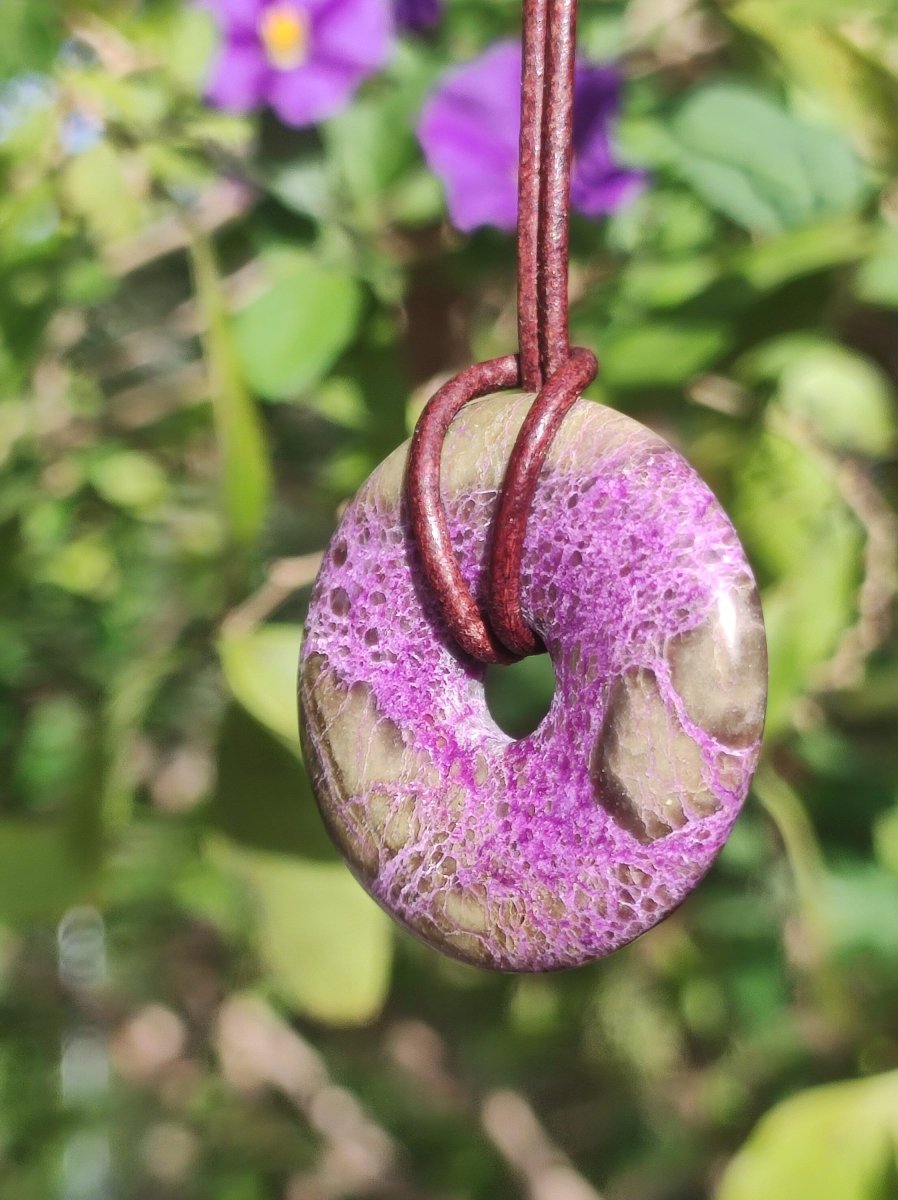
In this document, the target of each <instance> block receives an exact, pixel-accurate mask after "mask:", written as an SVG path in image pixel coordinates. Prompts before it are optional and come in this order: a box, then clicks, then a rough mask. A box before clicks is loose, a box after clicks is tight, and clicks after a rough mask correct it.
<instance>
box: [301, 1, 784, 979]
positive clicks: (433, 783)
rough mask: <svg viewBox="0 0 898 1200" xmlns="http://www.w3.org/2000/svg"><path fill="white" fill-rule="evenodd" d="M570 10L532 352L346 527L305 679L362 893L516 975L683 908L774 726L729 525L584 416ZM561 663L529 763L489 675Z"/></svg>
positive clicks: (533, 278) (756, 620)
mask: <svg viewBox="0 0 898 1200" xmlns="http://www.w3.org/2000/svg"><path fill="white" fill-rule="evenodd" d="M576 12H577V2H576V0H525V5H524V58H523V61H524V74H523V92H522V120H521V157H520V178H519V229H518V260H519V275H518V314H519V344H520V350H519V354H517V355H509V356H507V357H504V358H499V359H493V360H491V361H489V362H485V363H480V364H478V365H477V366H474V367H472V368H470V369H468V370H467V371H464V372H462V374H460V375H459V376H457V377H456V378H455V379H454V380H452V381H451V382H450V383H448V384H446V385H445V386H444V387H443V388H441V389H440V391H439V392H438V393H437V394H436V395H435V396H434V398H433V399H432V400H431V401H430V403H429V404H428V406H427V407H426V409H425V410H424V413H423V414H422V416H421V419H420V421H419V423H418V426H417V428H416V430H415V433H414V435H413V437H412V439H411V442H410V444H408V445H406V446H402V447H400V448H399V449H398V450H396V451H395V452H394V453H393V454H392V455H390V456H389V457H388V458H387V459H386V460H385V462H384V463H382V464H381V466H380V467H378V468H377V470H375V472H374V473H373V475H372V476H371V477H370V478H369V480H368V481H367V482H366V483H365V484H364V485H363V487H362V488H361V490H360V491H359V493H358V495H357V496H356V497H355V499H354V500H353V501H352V502H351V504H350V505H349V507H348V508H347V510H346V513H345V514H344V516H343V519H342V521H341V524H340V527H339V529H338V530H337V532H336V534H335V536H334V538H333V540H332V542H331V544H330V546H329V548H328V551H327V553H326V555H325V558H324V561H323V564H322V567H321V571H320V573H319V576H318V579H317V581H316V585H315V589H314V592H313V596H312V601H311V606H310V610H309V616H308V621H307V624H306V635H305V640H304V643H303V649H302V655H301V668H300V669H301V676H300V709H301V730H302V738H303V748H304V754H305V757H306V763H307V766H308V768H309V770H310V773H311V776H312V781H313V786H314V788H315V793H316V796H317V798H318V802H319V805H320V808H321V811H322V815H323V817H324V820H325V823H326V825H327V827H328V829H329V831H330V833H331V836H332V837H333V838H334V840H335V842H336V844H337V846H338V847H339V849H340V850H341V852H342V853H343V855H344V857H345V858H346V860H347V863H348V865H349V866H350V868H351V869H352V870H353V871H354V873H355V874H356V876H357V877H358V878H359V880H360V881H361V883H362V884H363V885H364V886H365V887H366V888H367V890H368V891H369V892H370V893H371V895H372V896H374V898H375V899H376V900H378V902H379V903H380V904H382V905H383V906H384V907H385V908H386V909H387V910H388V911H389V912H391V913H392V914H393V915H394V916H395V917H396V918H397V919H398V920H400V921H401V922H402V923H403V924H405V925H406V926H407V927H408V928H409V929H411V930H412V931H413V932H414V933H416V934H418V935H419V936H421V937H423V938H424V939H425V940H427V941H428V942H430V943H431V944H432V945H434V946H436V947H438V948H439V949H441V950H443V951H445V952H447V953H449V954H452V955H454V956H455V957H458V958H461V959H463V960H465V961H468V962H471V963H476V964H479V965H482V966H487V967H492V968H496V969H501V970H514V971H544V970H551V969H556V968H560V967H568V966H574V965H577V964H579V963H582V962H586V961H589V960H591V959H594V958H598V957H601V956H603V955H605V954H607V953H609V952H611V951H612V950H614V949H616V948H617V947H619V946H621V945H624V944H625V943H626V942H628V941H631V940H632V939H633V938H635V937H637V936H639V935H640V934H641V933H644V932H645V931H646V930H647V929H649V928H651V926H653V925H654V924H656V923H657V922H658V921H659V920H661V919H662V918H663V917H664V916H666V915H667V914H668V913H669V912H670V911H671V910H672V909H673V908H675V907H676V906H677V905H678V904H680V903H681V902H682V900H683V899H684V898H685V897H686V895H688V893H689V892H690V891H691V890H692V889H693V888H694V887H695V885H696V884H697V883H698V882H699V881H700V879H701V878H702V876H703V875H704V874H705V872H706V871H707V870H708V868H709V867H710V865H711V863H712V862H713V860H714V858H715V856H716V854H717V853H718V851H719V850H720V848H721V847H722V845H723V843H724V841H725V840H726V838H727V836H728V834H729V831H730V829H731V827H732V824H733V822H734V820H735V818H736V816H737V815H738V812H739V809H740V808H741V805H742V803H743V801H744V799H745V796H746V794H747V791H748V788H749V785H750V782H751V777H752V774H753V771H754V768H755V766H756V763H757V759H758V754H759V750H760V738H761V733H762V729H763V720H764V708H765V703H766V681H767V661H766V641H765V637H764V628H763V620H762V617H761V610H760V603H759V600H758V596H757V591H756V587H755V583H754V580H753V577H752V574H751V570H750V568H749V566H748V564H747V562H746V559H745V555H744V552H743V550H742V547H741V545H740V543H739V540H738V537H737V535H736V533H735V531H734V529H733V527H732V525H731V524H730V522H729V520H728V518H727V517H726V515H725V513H724V512H723V510H722V509H721V507H720V506H719V504H718V503H717V501H716V500H715V499H714V497H713V495H712V494H711V492H710V491H709V490H708V488H707V487H706V485H705V484H704V483H703V482H702V481H701V480H700V478H699V477H698V476H697V474H696V473H695V472H694V471H693V469H692V468H691V467H690V466H689V465H688V464H687V463H686V462H685V461H684V460H683V459H682V458H681V457H680V456H679V455H678V454H677V453H676V452H675V451H674V450H673V449H671V447H670V446H668V445H667V444H666V443H665V442H664V441H663V440H662V439H661V438H659V437H658V436H657V435H655V434H653V433H652V432H650V431H649V430H648V429H646V428H644V427H643V426H641V425H639V424H637V423H636V422H635V421H632V420H630V419H629V418H627V417H625V416H623V415H621V414H619V413H616V412H613V411H612V410H610V409H607V408H603V407H601V406H599V405H597V404H594V403H592V402H590V401H586V400H583V399H581V393H582V391H583V390H584V389H585V388H586V387H587V386H588V385H589V384H590V383H591V382H592V380H593V379H594V378H595V375H596V372H597V369H598V364H597V362H596V359H595V356H594V355H593V354H592V353H591V352H590V351H588V350H583V349H579V348H573V347H571V345H570V341H569V334H568V299H567V276H568V222H569V216H568V209H569V192H570V164H571V140H572V107H573V104H572V101H573V77H574V63H575V49H576ZM510 389H515V390H516V392H517V394H515V395H508V394H506V393H507V392H508V391H509V390H510ZM542 652H548V653H549V654H550V656H551V658H552V663H553V667H554V669H555V676H556V691H555V697H554V699H553V703H552V706H551V708H550V710H549V712H548V714H547V715H546V717H545V719H544V720H543V722H542V723H541V724H540V726H539V727H538V728H537V729H536V730H535V731H534V732H533V733H532V734H530V735H529V736H528V737H526V738H522V739H519V740H513V739H511V738H509V737H508V736H507V735H505V734H504V733H502V731H501V730H499V728H498V727H497V726H496V724H495V722H494V721H493V719H492V717H491V716H490V714H489V712H488V710H487V707H486V701H485V698H484V686H483V680H484V672H485V669H486V664H489V663H508V662H511V661H514V660H515V659H516V658H520V657H523V656H525V655H528V654H534V653H542Z"/></svg>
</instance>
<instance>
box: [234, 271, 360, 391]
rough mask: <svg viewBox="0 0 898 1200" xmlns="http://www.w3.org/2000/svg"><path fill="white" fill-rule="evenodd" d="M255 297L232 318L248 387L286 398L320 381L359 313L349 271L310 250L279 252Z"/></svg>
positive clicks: (345, 343) (347, 339)
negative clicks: (273, 273)
mask: <svg viewBox="0 0 898 1200" xmlns="http://www.w3.org/2000/svg"><path fill="white" fill-rule="evenodd" d="M277 268H278V270H277V274H276V276H275V278H274V279H273V280H272V282H271V283H270V285H269V286H268V288H267V289H266V290H265V291H264V292H263V293H262V295H261V296H259V297H257V298H256V299H255V300H253V301H251V302H250V303H249V304H248V305H247V306H246V307H245V308H243V309H241V310H240V311H239V312H238V313H236V314H235V316H234V337H235V346H236V351H237V356H238V358H239V361H240V366H241V368H242V371H243V375H244V378H245V379H246V382H247V383H248V384H249V386H250V387H251V388H252V389H253V391H255V392H257V393H258V394H259V395H260V396H264V397H265V398H266V399H269V400H290V399H294V398H295V397H296V396H297V395H298V394H299V393H301V392H302V391H304V390H305V389H306V388H308V387H310V386H311V385H312V384H314V383H316V382H317V381H318V380H320V379H322V378H323V377H324V375H325V374H326V373H327V371H328V370H329V369H330V368H331V367H332V366H333V364H334V362H335V361H336V360H337V358H338V357H339V355H340V354H341V353H342V351H343V350H345V349H346V347H347V346H348V345H349V343H350V341H351V340H352V337H353V334H354V333H355V330H356V325H357V323H358V319H359V314H360V311H361V291H360V289H359V286H358V284H357V283H356V281H355V280H354V279H353V278H352V276H351V275H348V274H346V273H345V272H342V271H339V270H337V269H335V268H331V267H325V266H322V265H321V264H320V263H318V262H317V261H316V260H315V259H314V258H313V257H312V256H311V255H310V254H304V253H301V252H298V251H294V252H291V253H290V254H289V255H288V254H285V253H281V254H279V255H278V260H277Z"/></svg>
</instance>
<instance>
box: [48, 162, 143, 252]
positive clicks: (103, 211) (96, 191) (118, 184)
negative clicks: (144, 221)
mask: <svg viewBox="0 0 898 1200" xmlns="http://www.w3.org/2000/svg"><path fill="white" fill-rule="evenodd" d="M61 188H62V196H63V198H64V201H65V203H66V204H67V205H68V207H69V208H70V209H72V210H73V211H74V212H75V213H77V214H78V216H80V217H81V218H82V220H83V221H84V222H85V224H86V225H87V227H88V229H89V230H90V232H91V234H92V235H93V237H94V238H95V239H96V241H97V242H98V243H100V245H108V244H109V243H110V242H116V241H120V240H122V239H123V238H126V237H128V235H129V234H132V233H134V232H135V230H136V229H137V228H138V227H139V225H140V222H141V205H140V202H139V200H138V199H137V198H136V197H135V195H134V192H133V189H132V187H131V185H130V184H129V182H128V178H127V174H126V170H125V163H124V161H123V158H122V155H121V154H120V153H119V152H118V151H117V150H115V149H114V148H113V147H112V145H111V144H110V143H109V142H108V141H105V140H104V141H100V142H97V144H96V145H94V146H91V147H90V148H89V149H87V150H85V151H84V153H83V154H78V155H76V156H75V157H74V158H70V159H69V160H68V161H67V162H66V164H65V166H64V168H63V172H62V179H61Z"/></svg>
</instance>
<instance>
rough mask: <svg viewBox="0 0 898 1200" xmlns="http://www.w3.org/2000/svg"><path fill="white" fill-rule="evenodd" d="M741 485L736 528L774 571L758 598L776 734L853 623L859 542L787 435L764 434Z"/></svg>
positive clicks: (816, 466) (828, 485)
mask: <svg viewBox="0 0 898 1200" xmlns="http://www.w3.org/2000/svg"><path fill="white" fill-rule="evenodd" d="M738 483H739V487H738V490H737V493H736V498H735V505H734V511H735V515H736V519H737V524H738V525H739V528H740V531H741V532H742V534H743V536H744V538H745V540H746V543H747V546H748V548H749V552H750V554H751V557H752V559H753V561H754V562H755V563H756V565H758V566H760V567H761V568H762V569H763V570H764V571H765V572H766V573H768V574H770V575H771V576H772V577H773V581H772V582H771V583H770V585H769V586H768V587H766V588H765V590H764V595H763V601H764V618H765V622H766V625H767V638H768V643H769V648H770V695H769V701H768V711H767V731H768V736H774V735H777V734H779V733H781V732H782V731H783V729H784V728H785V727H786V726H787V725H788V722H789V719H790V714H791V711H792V707H793V705H794V703H795V700H796V699H797V698H798V696H799V695H801V694H802V692H803V691H804V690H805V689H806V688H807V687H808V686H809V685H810V684H811V682H812V678H813V672H814V669H815V667H817V666H818V665H820V664H821V663H823V662H824V661H826V659H827V658H829V656H830V655H831V654H832V653H833V652H834V650H835V649H836V646H837V645H838V642H839V638H840V636H841V634H842V632H843V630H844V629H845V628H846V627H847V626H848V625H849V624H850V623H851V621H852V619H853V614H854V608H855V595H856V591H857V586H858V581H859V578H860V554H861V546H862V538H861V534H860V530H859V528H858V527H857V525H856V522H855V521H854V519H853V518H852V517H851V515H850V514H849V512H848V510H847V509H846V508H845V506H844V504H843V502H842V500H841V498H840V496H839V493H838V490H837V488H836V486H835V482H834V481H833V479H832V477H831V474H830V473H829V472H828V471H827V469H826V467H825V465H824V464H823V463H822V462H821V461H820V460H819V459H818V458H816V457H815V456H814V455H813V454H812V453H810V452H809V451H807V450H806V449H804V448H803V447H801V446H799V445H798V444H796V443H795V442H794V441H791V440H790V439H788V438H786V437H783V436H781V435H779V434H774V433H765V434H764V435H763V436H762V437H761V438H760V439H759V440H758V441H757V443H756V444H755V446H754V447H753V448H752V449H750V450H749V451H748V452H747V454H746V456H745V462H744V465H743V467H742V470H741V472H740V474H739V477H738ZM821 596H825V597H826V603H825V604H822V603H821V602H820V598H821Z"/></svg>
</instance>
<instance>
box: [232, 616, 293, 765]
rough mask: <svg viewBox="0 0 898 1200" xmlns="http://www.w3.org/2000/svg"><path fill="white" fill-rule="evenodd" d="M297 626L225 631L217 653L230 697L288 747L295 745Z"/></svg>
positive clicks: (270, 626)
mask: <svg viewBox="0 0 898 1200" xmlns="http://www.w3.org/2000/svg"><path fill="white" fill-rule="evenodd" d="M301 638H302V629H301V627H300V626H299V625H286V624H277V625H275V624H272V625H262V626H259V627H257V628H256V629H252V630H249V631H247V632H237V631H227V632H225V633H224V634H223V635H222V637H221V638H220V639H219V643H218V653H219V656H220V658H221V665H222V669H223V670H224V675H225V680H226V682H227V685H228V687H229V688H230V690H231V694H232V695H233V696H234V697H235V698H236V699H237V700H239V701H240V703H241V704H242V705H243V707H244V708H245V709H246V710H247V712H249V713H251V714H252V716H254V717H255V718H256V720H257V721H259V722H261V724H262V725H265V726H266V727H267V728H268V729H271V730H272V731H273V732H274V733H276V734H277V735H278V736H279V737H281V738H283V739H284V740H285V741H287V742H289V743H290V745H291V746H296V743H297V737H298V734H297V724H296V677H297V671H298V663H299V643H300V640H301Z"/></svg>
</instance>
